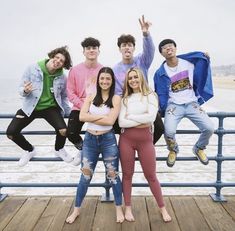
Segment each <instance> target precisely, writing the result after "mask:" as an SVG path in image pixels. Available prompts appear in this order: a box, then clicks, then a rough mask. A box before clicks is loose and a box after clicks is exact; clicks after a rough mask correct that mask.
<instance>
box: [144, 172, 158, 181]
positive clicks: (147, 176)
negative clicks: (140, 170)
mask: <svg viewBox="0 0 235 231" xmlns="http://www.w3.org/2000/svg"><path fill="white" fill-rule="evenodd" d="M144 176H145V178H146V179H147V181H148V182H154V181H156V176H155V174H151V173H150V174H149V173H146V174H144Z"/></svg>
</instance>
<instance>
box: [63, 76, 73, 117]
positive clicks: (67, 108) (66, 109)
mask: <svg viewBox="0 0 235 231" xmlns="http://www.w3.org/2000/svg"><path fill="white" fill-rule="evenodd" d="M66 82H67V78H66V77H65V78H64V85H63V89H62V92H61V103H62V107H63V109H64V112H65V116H69V114H70V112H71V108H70V106H69V101H68V97H67V91H66Z"/></svg>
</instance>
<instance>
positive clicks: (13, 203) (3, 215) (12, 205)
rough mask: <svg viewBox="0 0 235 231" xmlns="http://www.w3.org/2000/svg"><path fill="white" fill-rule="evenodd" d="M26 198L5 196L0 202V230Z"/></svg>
mask: <svg viewBox="0 0 235 231" xmlns="http://www.w3.org/2000/svg"><path fill="white" fill-rule="evenodd" d="M26 199H27V198H26V197H7V198H6V199H5V200H4V201H2V202H1V203H0V230H3V228H4V227H6V226H7V224H8V223H9V221H10V220H11V219H12V217H14V215H15V214H16V213H17V211H18V210H19V209H20V207H21V206H22V204H23V203H24V202H25V201H26Z"/></svg>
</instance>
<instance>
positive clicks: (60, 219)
mask: <svg viewBox="0 0 235 231" xmlns="http://www.w3.org/2000/svg"><path fill="white" fill-rule="evenodd" d="M72 202H73V198H72V197H53V198H52V199H51V200H50V202H49V204H48V206H47V208H46V209H45V211H44V212H43V214H42V216H41V217H40V218H39V221H38V222H37V224H36V226H35V228H34V229H33V230H34V231H41V230H48V231H49V230H50V231H60V230H62V228H63V225H64V223H65V219H66V218H67V215H68V213H69V210H70V208H71V206H72Z"/></svg>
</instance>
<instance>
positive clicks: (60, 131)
mask: <svg viewBox="0 0 235 231" xmlns="http://www.w3.org/2000/svg"><path fill="white" fill-rule="evenodd" d="M59 133H60V135H62V136H66V133H67V129H66V128H62V129H60V130H59Z"/></svg>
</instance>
